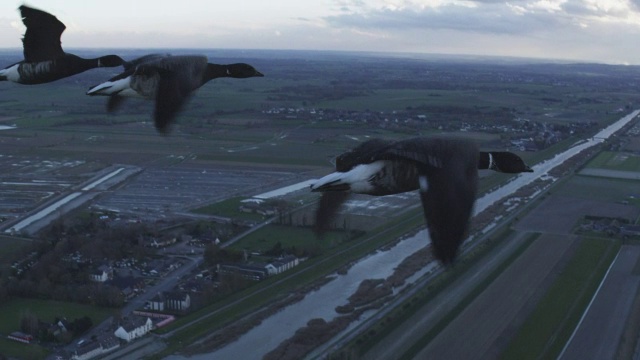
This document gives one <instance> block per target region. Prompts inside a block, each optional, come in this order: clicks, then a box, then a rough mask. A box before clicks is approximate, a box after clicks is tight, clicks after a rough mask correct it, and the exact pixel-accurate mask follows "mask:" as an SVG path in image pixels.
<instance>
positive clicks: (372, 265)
mask: <svg viewBox="0 0 640 360" xmlns="http://www.w3.org/2000/svg"><path fill="white" fill-rule="evenodd" d="M638 113H640V110H635V111H633V112H632V113H630V114H629V115H627V116H625V117H623V118H621V119H620V120H618V121H617V122H615V123H614V124H612V125H610V126H608V127H606V128H605V129H603V130H601V131H600V132H599V133H598V134H596V135H595V136H594V137H593V138H591V139H589V140H586V141H584V142H580V143H577V144H576V145H575V146H573V147H571V148H569V149H568V150H566V151H565V152H563V153H561V154H558V155H556V156H555V157H553V158H552V159H549V160H546V161H544V162H541V163H539V164H536V165H534V166H533V170H534V172H533V173H523V174H520V175H519V176H517V177H516V178H515V179H514V180H512V181H510V182H509V183H507V184H505V185H504V186H502V187H500V188H498V189H496V190H495V191H492V192H490V193H487V194H486V195H484V196H483V197H481V198H479V199H478V200H477V201H476V205H475V212H476V214H477V213H479V212H482V211H483V210H485V209H486V208H487V207H489V206H491V205H492V204H493V203H495V202H497V201H499V200H501V199H503V198H504V197H505V196H508V195H510V194H512V193H514V192H515V191H516V190H518V189H519V188H521V187H523V186H525V185H527V184H529V183H531V182H533V181H534V180H536V179H537V178H540V177H542V176H544V175H546V174H547V172H548V171H549V170H551V169H553V168H554V167H556V166H558V165H560V164H562V163H563V162H564V161H566V160H567V159H569V158H571V157H572V156H574V155H576V154H578V153H579V152H580V151H582V150H584V149H586V148H589V147H591V146H594V145H597V144H599V143H601V142H603V141H604V140H605V139H606V138H608V137H609V136H611V135H612V134H613V133H615V132H616V131H617V130H620V129H621V128H622V127H623V126H624V125H626V124H627V123H629V122H630V121H631V120H632V119H633V118H635V117H636V116H637V115H638ZM427 239H428V235H427V232H426V231H425V230H423V231H419V232H418V233H416V235H414V236H412V237H409V238H407V239H405V240H403V241H400V242H399V243H398V244H397V245H396V246H394V247H393V248H391V249H390V250H388V251H384V252H380V251H379V252H377V253H375V254H374V255H371V256H368V257H366V258H364V259H362V260H360V261H359V262H358V263H356V264H355V265H354V266H353V267H352V268H351V269H350V270H349V271H348V272H347V274H345V275H336V276H335V279H334V280H333V281H331V282H329V283H327V284H325V285H324V286H322V287H321V288H320V289H318V290H316V291H314V292H311V293H309V294H308V295H307V296H306V297H305V298H304V299H303V300H301V301H299V302H297V303H295V304H292V305H290V306H288V307H286V308H285V309H283V310H281V311H280V312H278V313H276V314H274V315H273V316H271V317H270V318H268V319H266V320H264V321H263V322H262V323H261V324H260V325H258V326H256V327H254V328H253V329H251V330H250V331H249V332H247V333H246V334H244V335H243V336H241V337H240V338H239V339H238V340H237V341H235V342H233V343H231V344H229V345H227V346H225V347H224V348H222V349H219V350H218V351H215V352H213V353H209V354H202V355H195V356H190V357H188V358H187V357H183V356H177V355H173V356H170V357H168V359H172V360H177V359H181V360H182V359H184V360H186V359H189V360H205V359H261V358H262V357H263V356H264V355H265V354H266V353H268V352H269V351H271V350H273V349H274V348H276V347H277V346H278V345H279V344H280V343H281V342H282V341H284V340H286V339H288V338H290V337H291V336H293V335H294V333H295V331H296V330H297V329H299V328H300V327H303V326H305V325H306V324H307V322H308V321H309V320H311V319H313V318H323V319H325V320H326V321H330V320H332V319H333V318H335V317H337V316H338V313H336V312H335V307H336V306H338V305H344V304H346V302H347V300H346V299H347V298H348V297H349V296H350V295H351V294H353V293H354V292H355V290H356V289H357V287H358V285H359V284H360V282H362V280H365V279H382V278H386V277H388V276H389V275H391V274H392V273H393V270H394V268H395V267H396V266H398V264H400V262H401V261H402V260H404V259H405V258H406V257H407V256H409V255H411V254H413V253H414V252H416V251H417V250H419V249H421V248H422V247H423V246H425V244H426V243H427ZM372 314H373V312H372V313H371V314H363V316H362V317H361V320H360V321H362V320H364V318H366V317H367V316H371V315H372Z"/></svg>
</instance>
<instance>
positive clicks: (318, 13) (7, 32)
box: [0, 0, 640, 65]
mask: <svg viewBox="0 0 640 360" xmlns="http://www.w3.org/2000/svg"><path fill="white" fill-rule="evenodd" d="M22 3H23V2H22V1H14V0H0V48H19V47H21V46H22V43H21V41H20V38H21V36H22V34H23V33H24V26H23V25H22V22H21V19H20V15H19V12H18V11H17V8H18V6H20V5H21V4H22ZM25 3H26V4H28V5H30V6H33V7H36V8H39V9H42V10H45V11H48V12H50V13H52V14H54V15H56V16H57V17H58V19H60V20H61V21H62V22H64V23H65V25H66V26H67V30H66V31H65V32H64V33H63V35H62V46H63V47H66V48H78V47H92V48H240V49H310V50H356V51H382V52H419V53H439V54H471V55H508V56H519V57H535V58H550V59H568V60H582V61H595V62H603V63H614V64H619V63H627V64H635V65H640V47H638V46H637V44H638V42H639V40H640V0H539V1H525V0H510V1H502V0H462V1H460V0H388V1H387V0H237V1H233V0H225V1H219V0H181V1H178V0H126V1H125V0H108V1H105V0H100V1H97V0H57V1H54V0H30V1H28V2H25Z"/></svg>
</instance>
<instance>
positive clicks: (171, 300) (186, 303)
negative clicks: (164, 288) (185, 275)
mask: <svg viewBox="0 0 640 360" xmlns="http://www.w3.org/2000/svg"><path fill="white" fill-rule="evenodd" d="M164 295H165V305H166V307H167V309H169V310H176V311H187V310H189V308H190V307H191V296H189V294H188V293H184V292H180V291H174V292H167V293H165V294H164Z"/></svg>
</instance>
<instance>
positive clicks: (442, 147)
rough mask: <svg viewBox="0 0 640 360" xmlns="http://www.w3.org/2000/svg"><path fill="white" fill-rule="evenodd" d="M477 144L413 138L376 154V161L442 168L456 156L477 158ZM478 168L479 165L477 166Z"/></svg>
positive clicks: (456, 139) (465, 141) (455, 139)
mask: <svg viewBox="0 0 640 360" xmlns="http://www.w3.org/2000/svg"><path fill="white" fill-rule="evenodd" d="M477 151H478V149H477V146H476V145H475V143H473V142H471V141H469V140H465V139H459V138H446V137H442V138H411V139H406V140H401V141H397V142H394V143H393V144H390V145H389V146H387V147H386V148H385V149H384V150H383V151H380V152H379V153H378V154H376V156H375V159H374V160H394V161H395V160H405V161H411V162H414V163H416V165H417V166H427V167H432V168H442V167H444V166H446V165H448V164H449V163H451V162H452V160H450V158H452V157H454V156H456V154H463V155H464V156H465V157H466V156H474V157H477V155H476V153H477ZM476 166H477V164H476Z"/></svg>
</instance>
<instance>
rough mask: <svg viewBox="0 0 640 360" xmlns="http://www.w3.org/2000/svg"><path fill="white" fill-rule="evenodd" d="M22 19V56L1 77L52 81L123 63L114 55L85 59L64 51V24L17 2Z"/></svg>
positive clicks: (21, 81) (27, 82) (28, 81)
mask: <svg viewBox="0 0 640 360" xmlns="http://www.w3.org/2000/svg"><path fill="white" fill-rule="evenodd" d="M19 10H20V14H21V15H22V22H23V23H24V25H25V26H26V27H27V31H26V32H25V34H24V38H23V39H22V45H23V50H24V60H23V61H20V62H18V63H15V64H12V65H9V66H7V67H6V68H4V69H2V70H0V81H12V82H16V83H19V84H25V85H34V84H43V83H48V82H52V81H55V80H58V79H62V78H65V77H69V76H72V75H76V74H79V73H81V72H84V71H87V70H90V69H94V68H98V67H115V66H120V65H123V64H124V60H122V58H120V57H119V56H116V55H106V56H102V57H99V58H95V59H84V58H81V57H79V56H76V55H73V54H68V53H65V52H64V51H63V50H62V46H61V45H60V36H61V35H62V32H63V31H64V30H65V25H64V24H63V23H62V22H60V21H59V20H58V19H57V18H56V17H55V16H53V15H51V14H49V13H47V12H44V11H42V10H38V9H33V8H30V7H28V6H24V5H22V6H20V8H19Z"/></svg>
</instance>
